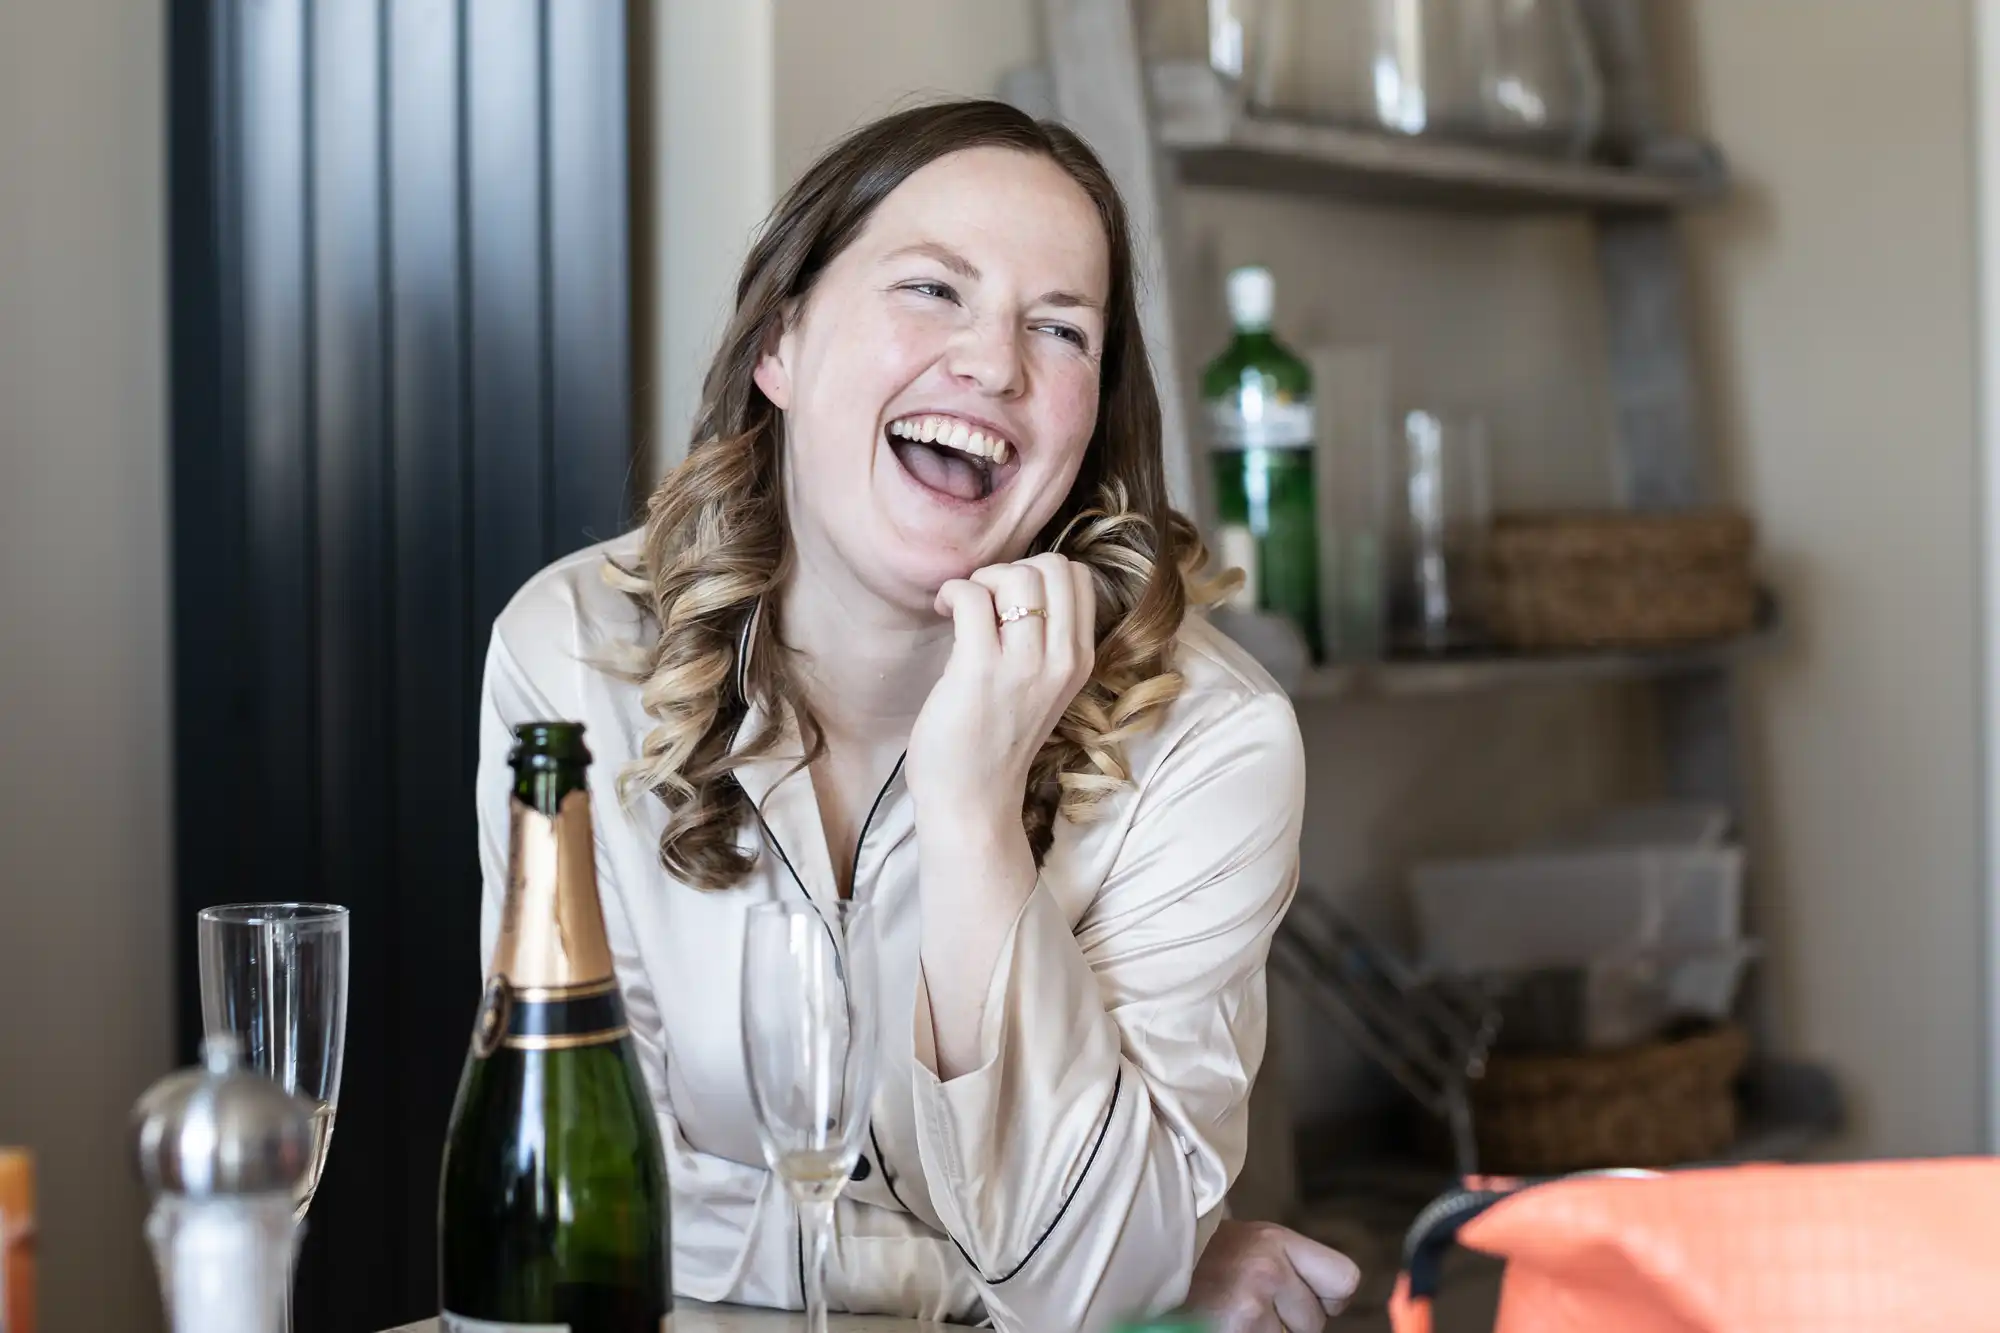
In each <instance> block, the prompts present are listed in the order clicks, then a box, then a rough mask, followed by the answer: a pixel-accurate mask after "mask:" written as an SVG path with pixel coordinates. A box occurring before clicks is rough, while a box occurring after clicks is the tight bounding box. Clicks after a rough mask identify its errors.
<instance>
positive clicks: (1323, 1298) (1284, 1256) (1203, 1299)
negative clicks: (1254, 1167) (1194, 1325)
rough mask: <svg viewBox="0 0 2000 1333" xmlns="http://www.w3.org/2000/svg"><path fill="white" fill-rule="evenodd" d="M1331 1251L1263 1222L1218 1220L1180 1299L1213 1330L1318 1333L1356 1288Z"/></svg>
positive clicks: (1343, 1261)
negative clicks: (1217, 1225) (1208, 1322)
mask: <svg viewBox="0 0 2000 1333" xmlns="http://www.w3.org/2000/svg"><path fill="white" fill-rule="evenodd" d="M1360 1282H1361V1270H1360V1269H1358V1268H1356V1267H1355V1266H1354V1261H1353V1260H1351V1259H1349V1258H1348V1257H1347V1256H1346V1255H1344V1254H1342V1253H1340V1252H1339V1251H1338V1250H1331V1249H1328V1248H1327V1247H1326V1246H1324V1245H1321V1244H1320V1243H1319V1242H1318V1241H1315V1240H1311V1239H1308V1238H1307V1237H1305V1236H1301V1235H1300V1234H1299V1233H1298V1232H1296V1231H1291V1230H1288V1229H1286V1228H1284V1227H1281V1226H1276V1225H1273V1224H1272V1223H1269V1222H1224V1223H1223V1224H1222V1225H1221V1226H1219V1227H1217V1228H1216V1230H1215V1235H1214V1236H1213V1237H1212V1238H1210V1240H1209V1242H1208V1248H1206V1249H1204V1250H1203V1251H1202V1252H1201V1259H1200V1261H1199V1262H1198V1263H1196V1264H1195V1267H1194V1280H1193V1282H1192V1283H1190V1284H1189V1287H1188V1299H1187V1304H1188V1307H1189V1308H1190V1309H1194V1310H1198V1311H1200V1312H1201V1313H1202V1314H1204V1315H1206V1316H1207V1317H1208V1318H1209V1319H1211V1320H1212V1321H1214V1322H1213V1333H1320V1330H1321V1329H1323V1328H1324V1327H1325V1326H1326V1321H1327V1320H1329V1319H1331V1318H1332V1317H1333V1316H1334V1315H1337V1314H1339V1313H1340V1312H1341V1310H1342V1309H1343V1308H1345V1306H1346V1305H1347V1302H1348V1300H1349V1299H1350V1298H1351V1297H1352V1296H1353V1295H1354V1289H1355V1288H1356V1287H1357V1286H1359V1285H1360Z"/></svg>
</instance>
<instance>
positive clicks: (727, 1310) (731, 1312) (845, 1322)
mask: <svg viewBox="0 0 2000 1333" xmlns="http://www.w3.org/2000/svg"><path fill="white" fill-rule="evenodd" d="M805 1326H806V1317H805V1316H804V1315H803V1314H800V1313H798V1312H796V1311H785V1310H745V1309H741V1308H739V1307H736V1306H721V1305H703V1304H701V1303H700V1302H698V1301H687V1300H680V1301H675V1302H674V1333H791V1330H793V1329H800V1328H804V1327H805ZM826 1326H827V1333H945V1330H947V1329H948V1328H950V1327H951V1326H950V1325H946V1324H933V1323H931V1322H930V1321H929V1320H927V1319H891V1318H887V1317H885V1316H882V1315H855V1314H836V1315H829V1316H827V1321H826ZM388 1333H439V1329H438V1321H437V1320H435V1319H424V1320H419V1321H418V1322H417V1323H414V1324H405V1325H403V1326H402V1327H401V1328H393V1329H390V1330H389V1331H388Z"/></svg>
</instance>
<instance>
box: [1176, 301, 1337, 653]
mask: <svg viewBox="0 0 2000 1333" xmlns="http://www.w3.org/2000/svg"><path fill="white" fill-rule="evenodd" d="M1228 295H1229V317H1230V320H1231V321H1232V322H1233V323H1234V324H1235V326H1236V336H1235V337H1234V338H1233V339H1232V340H1231V341H1230V344H1229V346H1227V347H1225V348H1224V349H1223V350H1222V353H1221V355H1219V356H1217V357H1216V358H1215V360H1213V361H1211V362H1209V364H1208V368H1207V369H1206V370H1204V371H1203V372H1202V377H1201V394H1202V398H1203V399H1204V400H1205V401H1206V403H1207V406H1208V431H1209V446H1210V454H1209V456H1210V459H1211V462H1212V466H1213V467H1214V469H1215V471H1214V477H1215V507H1216V517H1217V519H1218V520H1219V521H1220V529H1221V530H1220V531H1219V532H1218V533H1217V534H1216V535H1217V539H1218V540H1217V545H1218V547H1219V548H1220V550H1219V552H1218V554H1219V555H1220V556H1221V557H1222V560H1223V563H1224V564H1226V565H1229V566H1232V567H1234V568H1237V569H1240V570H1242V571H1243V576H1244V584H1243V587H1242V588H1241V589H1239V590H1238V593H1237V595H1236V597H1235V598H1234V599H1233V601H1232V604H1233V605H1237V606H1240V607H1242V608H1244V609H1246V610H1257V611H1270V612H1274V613H1276V614H1278V615H1281V616H1284V617H1285V618H1286V619H1288V620H1290V621H1291V622H1292V623H1293V624H1294V625H1296V626H1297V627H1298V630H1299V633H1300V634H1301V635H1303V636H1304V638H1305V641H1306V646H1307V647H1308V648H1310V649H1311V650H1312V654H1313V656H1314V657H1319V656H1321V655H1322V645H1321V641H1320V623H1319V508H1318V505H1317V504H1316V503H1315V501H1314V498H1313V485H1314V482H1313V448H1314V443H1315V441H1316V439H1317V436H1316V435H1315V433H1314V430H1313V393H1312V371H1311V370H1310V369H1309V368H1308V367H1307V366H1306V363H1305V362H1304V361H1301V360H1300V359H1299V358H1298V357H1297V356H1295V355H1293V353H1292V352H1291V350H1290V349H1289V348H1287V347H1286V346H1285V345H1284V344H1283V343H1281V342H1279V341H1278V340H1277V338H1276V337H1274V336H1273V335H1272V333H1271V315H1272V308H1273V306H1274V304H1275V301H1276V287H1275V284H1274V283H1273V281H1272V279H1271V271H1270V270H1269V269H1267V268H1262V267H1259V266H1256V265H1250V266H1247V267H1244V268H1238V269H1233V270H1231V272H1230V274H1229V286H1228Z"/></svg>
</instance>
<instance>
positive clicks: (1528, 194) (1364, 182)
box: [1160, 113, 1728, 212]
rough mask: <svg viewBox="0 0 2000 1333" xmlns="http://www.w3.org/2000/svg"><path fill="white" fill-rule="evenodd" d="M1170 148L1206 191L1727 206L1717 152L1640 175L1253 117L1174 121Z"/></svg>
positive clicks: (1595, 208) (1639, 207) (1169, 124)
mask: <svg viewBox="0 0 2000 1333" xmlns="http://www.w3.org/2000/svg"><path fill="white" fill-rule="evenodd" d="M1160 137H1161V143H1162V145H1163V146H1164V147H1165V148H1166V149H1167V150H1168V152H1169V153H1170V154H1171V155H1172V156H1173V158H1174V159H1175V160H1176V161H1177V162H1178V163H1179V166H1180V171H1181V177H1182V179H1183V180H1185V181H1187V182H1189V183H1191V184H1197V185H1221V186H1229V187H1234V188H1248V189H1259V190H1281V191H1290V192H1299V191H1306V192H1313V193H1330V194H1338V195H1344V196H1348V197H1357V198H1364V199H1375V200H1380V201H1383V202H1393V203H1404V204H1419V205H1425V206H1432V207H1439V206H1442V207H1455V208H1462V209H1484V210H1511V211H1559V210H1584V211H1591V212H1632V211H1649V210H1651V211H1656V210H1662V209H1673V208H1685V207H1689V206H1692V205H1695V204H1700V203H1704V202H1707V201H1709V200H1712V199H1716V198H1719V197H1720V196H1722V195H1723V194H1725V193H1726V192H1727V190H1728V178H1727V173H1726V172H1725V171H1724V170H1723V169H1722V167H1721V166H1720V164H1719V158H1718V157H1717V156H1716V155H1715V154H1714V153H1713V152H1712V150H1703V151H1702V152H1700V153H1699V154H1696V155H1694V156H1696V157H1697V158H1698V160H1699V161H1700V162H1701V163H1702V166H1701V167H1700V168H1698V169H1693V170H1689V171H1676V172H1665V171H1650V170H1633V169H1626V168H1619V167H1610V166H1604V165H1601V164H1598V163H1592V162H1572V161H1565V160H1561V159H1556V158H1548V157H1536V156H1531V155H1528V154H1525V153H1513V152H1506V151H1503V150H1500V149H1495V148H1484V147H1479V146H1476V145H1471V144H1460V143H1447V142H1440V141H1435V140H1425V139H1412V138H1402V137H1397V136H1394V135H1388V134H1373V133H1368V132H1365V131H1360V130H1352V129H1342V128H1340V127H1338V126H1333V125H1322V124H1315V123H1310V122H1306V121H1292V120H1277V119H1271V118H1267V117H1261V116H1249V115H1216V114H1190V115H1175V114H1171V113H1169V114H1166V115H1165V116H1163V119H1162V121H1161V124H1160Z"/></svg>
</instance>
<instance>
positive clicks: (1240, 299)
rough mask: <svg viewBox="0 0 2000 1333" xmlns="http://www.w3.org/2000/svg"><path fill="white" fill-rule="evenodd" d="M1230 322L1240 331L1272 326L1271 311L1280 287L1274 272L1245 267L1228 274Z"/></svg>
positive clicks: (1263, 268) (1249, 266)
mask: <svg viewBox="0 0 2000 1333" xmlns="http://www.w3.org/2000/svg"><path fill="white" fill-rule="evenodd" d="M1228 291H1229V319H1230V322H1232V323H1233V324H1235V325H1236V327H1237V328H1239V329H1249V330H1252V331H1253V332H1254V331H1258V330H1262V329H1268V328H1270V327H1271V310H1272V307H1273V306H1274V305H1275V304H1276V301H1277V284H1276V283H1275V282H1274V281H1272V279H1271V270H1270V269H1268V268H1265V267H1264V266H1263V265H1262V264H1246V265H1244V266H1243V267H1242V268H1235V269H1231V270H1230V271H1229V287H1228Z"/></svg>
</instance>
